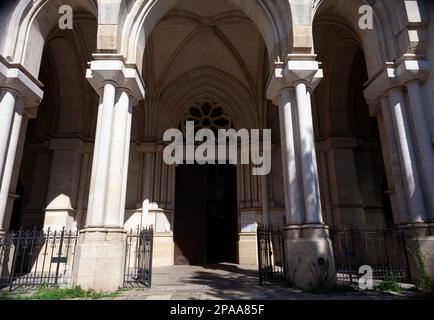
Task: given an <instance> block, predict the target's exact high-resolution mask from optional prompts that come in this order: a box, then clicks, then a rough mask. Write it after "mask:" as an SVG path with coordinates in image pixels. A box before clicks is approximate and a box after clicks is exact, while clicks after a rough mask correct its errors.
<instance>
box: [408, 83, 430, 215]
mask: <svg viewBox="0 0 434 320" xmlns="http://www.w3.org/2000/svg"><path fill="white" fill-rule="evenodd" d="M406 86H407V92H408V97H409V102H410V104H409V109H410V110H411V112H410V120H411V122H412V124H413V128H414V132H415V136H416V137H415V138H416V143H417V146H418V149H419V156H420V163H421V165H422V166H421V167H422V168H421V169H422V172H423V174H422V179H423V181H424V185H425V190H426V194H427V206H428V208H429V210H428V217H427V218H429V220H430V221H431V222H434V188H433V186H432V185H433V181H434V154H433V146H432V141H431V133H430V131H429V128H428V124H427V118H428V117H427V116H426V113H425V110H424V103H423V98H422V91H421V88H420V82H419V80H413V81H410V82H408V83H407V84H406Z"/></svg>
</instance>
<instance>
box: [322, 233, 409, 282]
mask: <svg viewBox="0 0 434 320" xmlns="http://www.w3.org/2000/svg"><path fill="white" fill-rule="evenodd" d="M330 237H331V240H332V243H333V251H334V259H335V266H336V273H337V280H338V282H345V283H350V284H357V282H358V279H359V278H360V274H359V268H360V267H361V266H369V267H371V268H372V270H373V279H374V280H384V279H385V278H387V277H389V276H390V275H392V274H393V275H394V277H395V279H396V280H398V281H400V282H407V283H408V282H410V272H409V263H408V250H407V249H406V244H405V236H404V234H403V232H402V231H400V230H398V229H397V228H384V229H375V228H372V229H345V228H344V229H336V228H331V231H330Z"/></svg>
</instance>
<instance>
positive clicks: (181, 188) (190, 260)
mask: <svg viewBox="0 0 434 320" xmlns="http://www.w3.org/2000/svg"><path fill="white" fill-rule="evenodd" d="M235 170H236V169H235V166H233V165H203V166H201V165H182V166H178V167H177V168H176V188H175V194H176V195H175V221H174V241H175V264H178V265H207V264H215V263H220V262H230V263H237V262H238V255H237V242H238V232H237V229H238V228H237V215H236V212H237V211H236V174H235V172H236V171H235Z"/></svg>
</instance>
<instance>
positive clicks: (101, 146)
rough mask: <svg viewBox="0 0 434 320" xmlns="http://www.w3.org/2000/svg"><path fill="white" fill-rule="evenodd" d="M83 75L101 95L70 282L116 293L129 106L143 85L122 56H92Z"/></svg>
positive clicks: (123, 235) (122, 233)
mask: <svg viewBox="0 0 434 320" xmlns="http://www.w3.org/2000/svg"><path fill="white" fill-rule="evenodd" d="M93 57H94V61H92V62H91V63H90V68H89V69H88V70H87V74H86V77H87V79H88V81H89V82H90V84H91V85H92V86H93V88H94V89H95V90H96V91H97V92H98V93H99V94H100V105H99V110H98V123H97V132H96V136H95V146H94V155H93V165H92V174H91V184H90V190H89V203H88V212H87V219H86V227H85V228H84V229H83V230H81V232H80V236H79V239H78V244H77V248H76V256H75V259H74V266H73V282H74V284H76V285H80V286H81V287H82V288H83V289H94V290H100V291H115V290H117V289H118V288H119V287H121V286H122V282H123V274H124V259H125V246H126V231H125V229H124V226H123V223H124V215H125V199H126V186H127V177H128V161H129V149H130V137H131V119H132V107H133V105H134V104H135V103H137V102H138V101H140V100H142V99H143V98H144V93H145V90H144V85H143V81H142V79H141V78H140V75H139V73H138V71H137V69H136V68H135V66H133V65H127V64H126V63H125V61H124V59H123V57H122V56H121V55H112V54H94V55H93Z"/></svg>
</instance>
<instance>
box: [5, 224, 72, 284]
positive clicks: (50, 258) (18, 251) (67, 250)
mask: <svg viewBox="0 0 434 320" xmlns="http://www.w3.org/2000/svg"><path fill="white" fill-rule="evenodd" d="M76 243H77V232H76V231H65V229H63V230H61V231H56V230H55V231H52V230H50V229H48V230H46V231H38V230H36V229H34V230H33V231H24V230H19V231H17V232H14V231H6V232H5V233H4V234H0V289H1V288H5V287H9V289H10V290H14V289H16V288H19V287H26V288H28V287H36V286H39V285H47V286H64V285H68V284H70V282H71V279H72V262H73V258H74V252H75V246H76Z"/></svg>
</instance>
